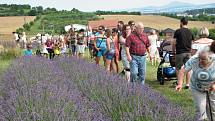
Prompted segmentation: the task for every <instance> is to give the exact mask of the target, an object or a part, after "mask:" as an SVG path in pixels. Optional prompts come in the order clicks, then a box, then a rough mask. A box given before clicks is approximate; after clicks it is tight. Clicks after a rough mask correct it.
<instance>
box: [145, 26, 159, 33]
mask: <svg viewBox="0 0 215 121" xmlns="http://www.w3.org/2000/svg"><path fill="white" fill-rule="evenodd" d="M152 29H154V28H151V27H144V32H145V33H151V30H152ZM154 30H155V31H156V32H159V30H157V29H154Z"/></svg>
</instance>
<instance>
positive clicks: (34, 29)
mask: <svg viewBox="0 0 215 121" xmlns="http://www.w3.org/2000/svg"><path fill="white" fill-rule="evenodd" d="M44 17H45V15H43V16H41V17H40V19H39V20H37V21H35V22H34V25H33V26H31V31H29V32H27V34H29V35H36V34H37V33H41V32H42V30H40V29H39V27H40V24H41V20H42V19H43V18H44Z"/></svg>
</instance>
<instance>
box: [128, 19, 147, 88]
mask: <svg viewBox="0 0 215 121" xmlns="http://www.w3.org/2000/svg"><path fill="white" fill-rule="evenodd" d="M135 27H136V28H135V31H134V32H133V33H132V34H131V35H130V36H129V37H128V38H127V39H126V44H125V46H126V54H127V58H128V61H129V62H130V69H131V70H130V71H131V82H136V81H137V74H139V78H140V81H141V83H142V84H143V85H144V83H145V74H146V51H147V52H148V53H149V46H150V43H149V39H148V36H147V35H146V33H144V32H143V30H144V25H143V23H141V22H138V23H136V26H135ZM149 57H150V56H149Z"/></svg>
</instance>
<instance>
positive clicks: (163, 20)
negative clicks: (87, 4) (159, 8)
mask: <svg viewBox="0 0 215 121" xmlns="http://www.w3.org/2000/svg"><path fill="white" fill-rule="evenodd" d="M102 17H104V19H116V20H122V21H124V22H126V23H127V22H128V21H129V20H134V21H140V22H143V23H144V25H145V26H146V27H152V28H155V29H158V30H163V29H166V28H172V29H177V28H179V20H178V19H174V18H170V17H164V16H153V15H141V16H138V15H103V16H102ZM203 26H205V27H207V28H215V25H214V24H212V23H211V22H203V21H189V24H188V27H189V28H194V27H196V28H201V27H203Z"/></svg>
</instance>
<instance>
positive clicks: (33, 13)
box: [28, 10, 37, 16]
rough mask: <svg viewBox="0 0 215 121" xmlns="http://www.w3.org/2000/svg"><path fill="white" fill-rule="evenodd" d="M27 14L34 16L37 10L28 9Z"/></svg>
mask: <svg viewBox="0 0 215 121" xmlns="http://www.w3.org/2000/svg"><path fill="white" fill-rule="evenodd" d="M28 15H29V16H36V15H37V11H36V10H30V11H29V12H28Z"/></svg>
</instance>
